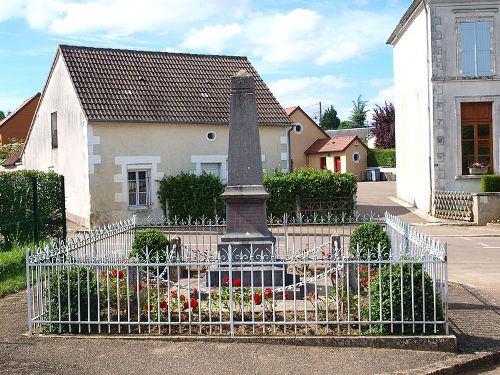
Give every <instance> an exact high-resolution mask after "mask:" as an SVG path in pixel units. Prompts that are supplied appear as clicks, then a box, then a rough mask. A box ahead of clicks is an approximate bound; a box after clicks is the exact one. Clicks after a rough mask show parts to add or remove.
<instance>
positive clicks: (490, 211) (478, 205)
mask: <svg viewBox="0 0 500 375" xmlns="http://www.w3.org/2000/svg"><path fill="white" fill-rule="evenodd" d="M472 202H473V203H472V214H473V217H474V223H476V224H477V225H486V223H488V222H490V221H492V220H494V219H498V218H500V193H476V194H472Z"/></svg>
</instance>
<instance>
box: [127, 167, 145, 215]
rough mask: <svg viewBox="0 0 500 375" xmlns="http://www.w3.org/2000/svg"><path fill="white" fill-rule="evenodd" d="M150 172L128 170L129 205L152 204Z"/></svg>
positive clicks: (142, 205) (143, 205)
mask: <svg viewBox="0 0 500 375" xmlns="http://www.w3.org/2000/svg"><path fill="white" fill-rule="evenodd" d="M150 180H151V178H150V172H149V171H128V205H129V206H130V207H147V206H149V205H150V204H151V197H150Z"/></svg>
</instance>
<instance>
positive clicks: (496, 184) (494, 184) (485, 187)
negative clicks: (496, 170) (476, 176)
mask: <svg viewBox="0 0 500 375" xmlns="http://www.w3.org/2000/svg"><path fill="white" fill-rule="evenodd" d="M481 191H482V192H485V193H486V192H500V174H494V175H486V176H483V177H482V178H481Z"/></svg>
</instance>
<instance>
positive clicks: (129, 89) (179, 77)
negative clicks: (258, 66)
mask: <svg viewBox="0 0 500 375" xmlns="http://www.w3.org/2000/svg"><path fill="white" fill-rule="evenodd" d="M60 51H61V53H62V55H63V57H64V60H65V62H66V65H67V67H68V70H69V72H70V75H71V78H72V80H73V83H74V86H75V89H76V92H77V94H78V96H79V98H80V101H81V103H82V106H83V110H84V111H85V113H86V115H87V117H88V119H89V120H90V121H134V122H168V123H172V122H175V123H229V92H230V91H229V90H230V80H231V77H232V76H233V75H234V74H236V73H237V72H238V71H240V70H241V69H245V70H246V71H248V72H249V73H251V74H252V75H253V76H254V77H255V81H256V82H255V90H256V97H257V112H258V121H259V123H263V124H287V125H289V124H290V119H289V118H288V116H287V115H286V113H285V111H284V110H283V108H282V107H281V106H280V104H279V103H278V101H277V100H276V98H275V97H274V96H273V95H272V93H271V91H269V89H268V88H267V86H266V84H265V83H264V81H262V79H261V78H260V76H259V75H258V74H257V72H256V71H255V69H254V68H253V66H252V65H251V64H250V62H249V61H248V60H247V58H246V57H238V56H217V55H194V54H184V53H168V52H148V51H132V50H118V49H103V48H90V47H76V46H66V45H61V46H60Z"/></svg>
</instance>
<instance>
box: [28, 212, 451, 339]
mask: <svg viewBox="0 0 500 375" xmlns="http://www.w3.org/2000/svg"><path fill="white" fill-rule="evenodd" d="M344 219H346V218H344ZM359 223H360V222H359V221H357V220H355V219H349V220H344V221H340V220H339V221H337V222H335V224H336V225H332V223H326V222H324V220H323V221H319V222H314V221H310V222H307V223H304V222H301V220H298V221H297V220H293V221H291V220H287V218H283V222H282V223H281V224H280V225H281V226H279V224H278V223H275V224H273V225H272V228H273V231H275V233H277V234H278V235H277V239H278V240H277V244H276V246H272V245H271V248H270V249H265V250H263V249H259V250H258V251H255V252H254V251H250V252H249V253H248V254H247V253H244V252H243V250H242V249H238V248H231V247H229V249H228V251H229V252H231V253H232V254H233V256H226V257H224V256H221V254H220V252H217V251H216V247H213V246H212V244H213V243H214V242H215V244H216V243H217V242H216V241H217V238H218V236H219V235H220V233H221V226H222V225H223V224H221V223H218V224H215V223H207V226H208V227H204V226H201V223H199V224H198V227H193V226H192V225H191V226H181V225H180V224H179V223H177V224H176V225H177V227H178V228H181V229H183V230H182V231H181V230H177V229H178V228H177V227H175V228H177V229H175V228H173V227H172V226H165V223H163V224H162V225H163V226H162V227H161V228H162V229H164V230H167V231H168V230H172V232H169V233H168V235H171V238H173V236H174V233H176V234H175V235H177V236H179V237H181V238H182V242H183V244H182V245H181V246H180V247H181V248H182V251H179V250H180V249H179V248H177V246H179V245H178V244H179V242H174V243H175V245H174V246H173V247H172V248H170V249H166V252H167V254H168V256H167V257H166V260H165V261H163V262H159V261H158V257H157V255H158V254H151V253H150V252H149V251H148V249H144V254H143V256H142V257H140V258H141V259H138V258H131V257H130V256H129V252H130V244H131V242H132V239H133V236H134V230H135V224H134V223H133V222H126V223H121V224H118V225H115V226H112V227H108V228H106V229H103V230H101V231H99V232H98V233H92V234H89V235H87V236H86V237H85V238H82V239H77V240H73V241H72V242H71V243H69V244H68V245H64V244H60V246H58V245H52V246H46V247H45V248H34V249H27V278H28V321H29V329H30V332H32V331H33V330H34V329H36V330H37V331H41V332H54V333H67V332H71V333H81V332H96V333H121V332H126V333H158V334H168V335H179V334H182V335H184V334H195V335H232V336H234V335H279V334H283V335H287V334H295V335H301V334H310V333H314V334H315V335H329V334H364V333H367V334H370V333H371V334H373V333H408V334H414V333H433V334H436V333H445V332H446V333H447V268H446V267H447V264H446V245H442V244H440V243H439V242H438V241H435V240H433V239H431V238H428V237H426V236H424V235H421V234H420V233H418V232H417V231H416V230H415V229H414V228H413V227H411V226H409V225H407V224H405V223H403V222H401V221H399V220H398V219H396V218H395V217H393V216H391V215H386V218H385V224H386V231H387V232H388V234H389V236H390V238H391V249H384V248H382V247H381V246H380V245H379V246H378V248H376V249H360V248H359V247H358V248H357V249H356V251H353V252H351V253H349V252H348V250H347V246H345V245H346V244H347V243H348V233H349V235H350V231H351V230H352V228H353V227H355V226H356V225H359ZM208 224H211V226H209V225H208ZM200 226H201V227H200ZM341 227H342V228H344V234H346V236H345V239H344V237H342V236H333V238H332V236H331V232H330V230H331V229H332V228H336V229H337V230H340V228H341ZM208 232H210V233H208ZM280 237H281V240H280ZM291 237H293V238H291ZM295 237H297V238H295ZM300 237H305V238H309V239H310V240H309V239H308V240H307V241H308V242H306V240H303V241H302V242H301V241H300V239H299V238H300ZM203 238H205V239H206V242H203ZM208 238H210V240H209V239H208ZM339 238H342V240H340V241H339V240H338V239H339ZM190 239H191V240H193V241H190ZM312 239H315V240H319V241H318V242H316V243H315V242H313V241H312ZM323 239H327V241H325V242H322V241H323ZM332 239H333V241H332ZM200 244H201V245H200ZM267 250H269V251H270V254H271V257H266V256H264V251H267Z"/></svg>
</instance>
